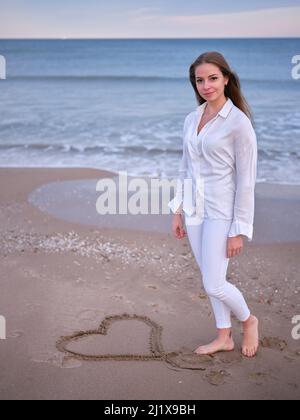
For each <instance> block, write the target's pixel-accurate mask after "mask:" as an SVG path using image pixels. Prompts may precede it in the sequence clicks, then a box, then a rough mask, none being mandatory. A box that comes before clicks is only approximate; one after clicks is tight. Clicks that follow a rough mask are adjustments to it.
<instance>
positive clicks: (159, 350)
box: [56, 313, 214, 370]
mask: <svg viewBox="0 0 300 420" xmlns="http://www.w3.org/2000/svg"><path fill="white" fill-rule="evenodd" d="M131 320H138V321H141V322H143V323H145V324H146V325H147V326H149V327H150V335H149V353H147V354H98V355H88V354H83V353H79V352H76V351H73V350H70V349H69V348H68V345H70V344H71V343H73V342H75V341H78V340H83V339H85V338H87V337H91V336H99V335H100V336H107V334H108V332H109V328H110V327H111V325H112V324H113V323H114V322H120V321H131ZM162 330H163V328H162V327H161V326H160V325H158V324H157V323H156V322H154V321H152V320H151V319H150V318H148V317H147V316H142V315H135V314H134V315H129V314H126V313H125V314H122V315H113V316H108V317H106V318H105V319H104V320H103V321H102V323H101V324H100V327H99V328H98V329H96V330H89V331H79V332H76V333H74V334H73V335H70V336H65V337H61V338H60V339H59V340H58V341H57V343H56V347H57V349H58V350H59V351H60V352H63V353H65V354H66V355H67V356H68V357H72V358H75V359H79V360H86V361H105V360H114V361H133V360H134V361H164V362H166V363H168V364H170V365H172V366H173V367H174V368H180V369H193V370H206V368H207V367H208V366H210V365H212V364H213V360H214V357H213V356H200V355H197V354H195V353H193V351H191V350H189V349H185V350H181V351H176V352H165V350H164V347H163V344H162Z"/></svg>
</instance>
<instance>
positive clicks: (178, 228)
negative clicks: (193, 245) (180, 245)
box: [172, 214, 186, 239]
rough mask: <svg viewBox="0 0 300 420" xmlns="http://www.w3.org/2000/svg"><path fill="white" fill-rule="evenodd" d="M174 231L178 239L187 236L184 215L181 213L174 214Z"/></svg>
mask: <svg viewBox="0 0 300 420" xmlns="http://www.w3.org/2000/svg"><path fill="white" fill-rule="evenodd" d="M172 231H173V233H174V235H175V237H176V238H177V239H183V238H184V237H185V236H186V231H185V230H184V228H183V217H182V215H181V214H175V215H174V217H173V223H172Z"/></svg>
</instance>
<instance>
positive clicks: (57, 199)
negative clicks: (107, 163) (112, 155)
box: [0, 168, 300, 243]
mask: <svg viewBox="0 0 300 420" xmlns="http://www.w3.org/2000/svg"><path fill="white" fill-rule="evenodd" d="M54 170H55V169H54ZM98 173H99V177H102V175H103V177H107V178H112V179H113V180H115V181H116V186H117V197H118V193H119V182H118V174H115V173H113V172H105V171H101V170H99V172H98ZM0 174H1V168H0ZM104 174H106V175H105V176H104ZM141 178H142V177H141ZM131 179H134V177H129V176H128V183H129V182H130V180H131ZM142 179H144V180H145V181H146V183H147V185H148V191H147V192H146V195H148V200H149V202H151V188H150V183H151V178H148V177H144V178H142ZM97 181H98V179H96V178H93V179H88V180H86V179H84V180H83V179H77V180H68V181H63V182H62V181H58V182H50V183H45V184H42V185H39V186H38V187H37V188H36V189H34V190H33V191H31V193H30V194H29V195H28V200H29V202H30V204H31V205H32V206H34V207H36V208H37V209H39V210H40V211H42V212H44V213H46V214H49V215H51V216H53V217H55V218H58V219H61V220H64V221H66V222H72V223H77V224H80V225H87V226H90V227H97V228H102V229H104V228H110V229H119V230H124V229H125V230H132V231H135V232H137V231H143V232H157V233H164V234H166V233H172V232H171V225H172V213H171V212H170V214H162V205H161V203H162V194H161V191H160V192H159V199H160V208H159V213H160V214H158V215H154V214H153V215H142V214H138V215H131V214H127V215H120V214H116V215H111V214H107V215H99V214H98V213H97V211H96V201H97V198H98V196H99V194H98V193H97V192H96V188H95V187H96V183H97ZM130 195H132V193H129V194H128V196H129V197H130ZM117 204H118V200H117ZM299 241H300V185H299V186H297V185H279V184H271V183H257V184H256V188H255V216H254V234H253V240H252V242H253V243H282V242H299Z"/></svg>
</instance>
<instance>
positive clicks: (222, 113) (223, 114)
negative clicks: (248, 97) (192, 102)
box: [197, 98, 233, 118]
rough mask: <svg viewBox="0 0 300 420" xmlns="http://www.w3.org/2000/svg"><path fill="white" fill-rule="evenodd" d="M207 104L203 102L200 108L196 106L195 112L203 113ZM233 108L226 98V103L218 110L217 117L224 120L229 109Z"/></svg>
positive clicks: (230, 101)
mask: <svg viewBox="0 0 300 420" xmlns="http://www.w3.org/2000/svg"><path fill="white" fill-rule="evenodd" d="M206 104H207V102H204V103H203V104H201V105H200V106H198V108H197V110H198V111H199V112H203V111H204V108H205V107H206ZM232 107H233V102H232V100H231V99H230V98H227V101H226V102H225V104H224V105H223V107H222V108H221V109H220V111H219V112H218V114H217V115H220V116H221V117H223V118H226V117H227V116H228V114H229V112H230V110H231V108H232Z"/></svg>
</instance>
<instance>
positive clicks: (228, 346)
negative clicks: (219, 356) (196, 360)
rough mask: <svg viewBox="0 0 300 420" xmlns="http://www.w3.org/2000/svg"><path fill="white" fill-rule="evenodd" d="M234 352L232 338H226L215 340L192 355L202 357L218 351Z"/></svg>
mask: <svg viewBox="0 0 300 420" xmlns="http://www.w3.org/2000/svg"><path fill="white" fill-rule="evenodd" d="M233 350H234V341H233V339H232V336H230V337H227V338H217V339H216V340H214V341H213V342H212V343H210V344H208V345H207V346H200V347H198V348H197V349H196V350H195V351H194V353H196V354H200V355H204V354H213V353H217V352H219V351H233Z"/></svg>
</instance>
